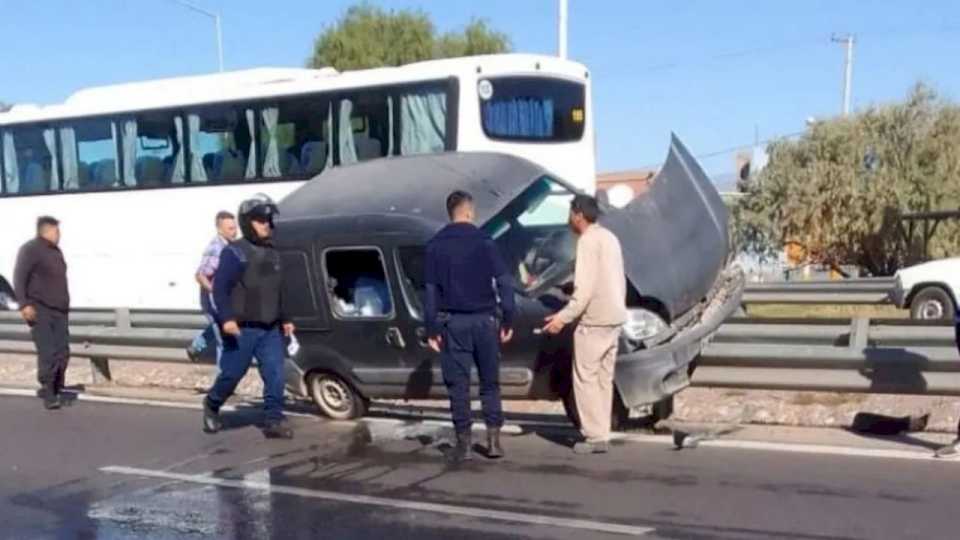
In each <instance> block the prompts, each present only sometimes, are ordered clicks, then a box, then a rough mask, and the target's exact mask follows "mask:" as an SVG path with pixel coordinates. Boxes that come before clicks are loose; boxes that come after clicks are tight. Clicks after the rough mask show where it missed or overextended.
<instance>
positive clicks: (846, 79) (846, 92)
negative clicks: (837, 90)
mask: <svg viewBox="0 0 960 540" xmlns="http://www.w3.org/2000/svg"><path fill="white" fill-rule="evenodd" d="M830 41H833V42H834V43H842V44H843V45H844V47H845V48H846V54H845V56H844V62H843V115H844V116H849V115H850V93H851V91H852V89H851V85H852V83H853V34H846V35H844V36H838V35H836V34H834V35H833V36H832V37H831V38H830Z"/></svg>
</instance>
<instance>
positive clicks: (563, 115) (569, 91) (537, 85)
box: [477, 77, 586, 142]
mask: <svg viewBox="0 0 960 540" xmlns="http://www.w3.org/2000/svg"><path fill="white" fill-rule="evenodd" d="M477 91H478V94H479V96H480V115H481V118H482V122H483V131H484V133H485V134H486V135H487V137H489V138H491V139H500V140H508V141H542V142H569V141H578V140H580V139H581V138H583V132H584V123H585V121H586V118H585V117H586V112H585V108H584V107H585V105H584V104H585V101H586V97H585V89H584V85H582V84H580V83H575V82H571V81H564V80H560V79H548V78H545V77H498V78H490V79H483V80H481V81H480V82H479V86H478V88H477Z"/></svg>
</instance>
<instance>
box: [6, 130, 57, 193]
mask: <svg viewBox="0 0 960 540" xmlns="http://www.w3.org/2000/svg"><path fill="white" fill-rule="evenodd" d="M56 145H57V142H56V130H55V129H54V128H52V127H30V128H13V129H9V130H7V131H5V132H4V134H3V157H4V169H5V173H4V180H5V185H6V193H11V194H12V193H21V194H37V193H47V192H50V191H58V190H59V189H60V173H59V169H60V165H59V159H58V158H57V152H56V147H57V146H56Z"/></svg>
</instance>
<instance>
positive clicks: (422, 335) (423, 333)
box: [416, 326, 430, 347]
mask: <svg viewBox="0 0 960 540" xmlns="http://www.w3.org/2000/svg"><path fill="white" fill-rule="evenodd" d="M416 334H417V344H419V345H420V346H421V347H429V346H430V342H429V341H427V329H426V328H424V327H422V326H418V327H417V331H416Z"/></svg>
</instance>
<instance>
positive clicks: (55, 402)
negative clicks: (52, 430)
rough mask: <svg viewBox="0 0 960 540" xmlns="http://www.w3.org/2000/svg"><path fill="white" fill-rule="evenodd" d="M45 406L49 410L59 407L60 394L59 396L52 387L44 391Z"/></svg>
mask: <svg viewBox="0 0 960 540" xmlns="http://www.w3.org/2000/svg"><path fill="white" fill-rule="evenodd" d="M43 407H44V408H45V409H47V410H48V411H52V410H56V409H59V408H60V396H58V395H57V393H56V392H54V391H53V390H52V389H48V390H47V391H46V392H44V393H43Z"/></svg>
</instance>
